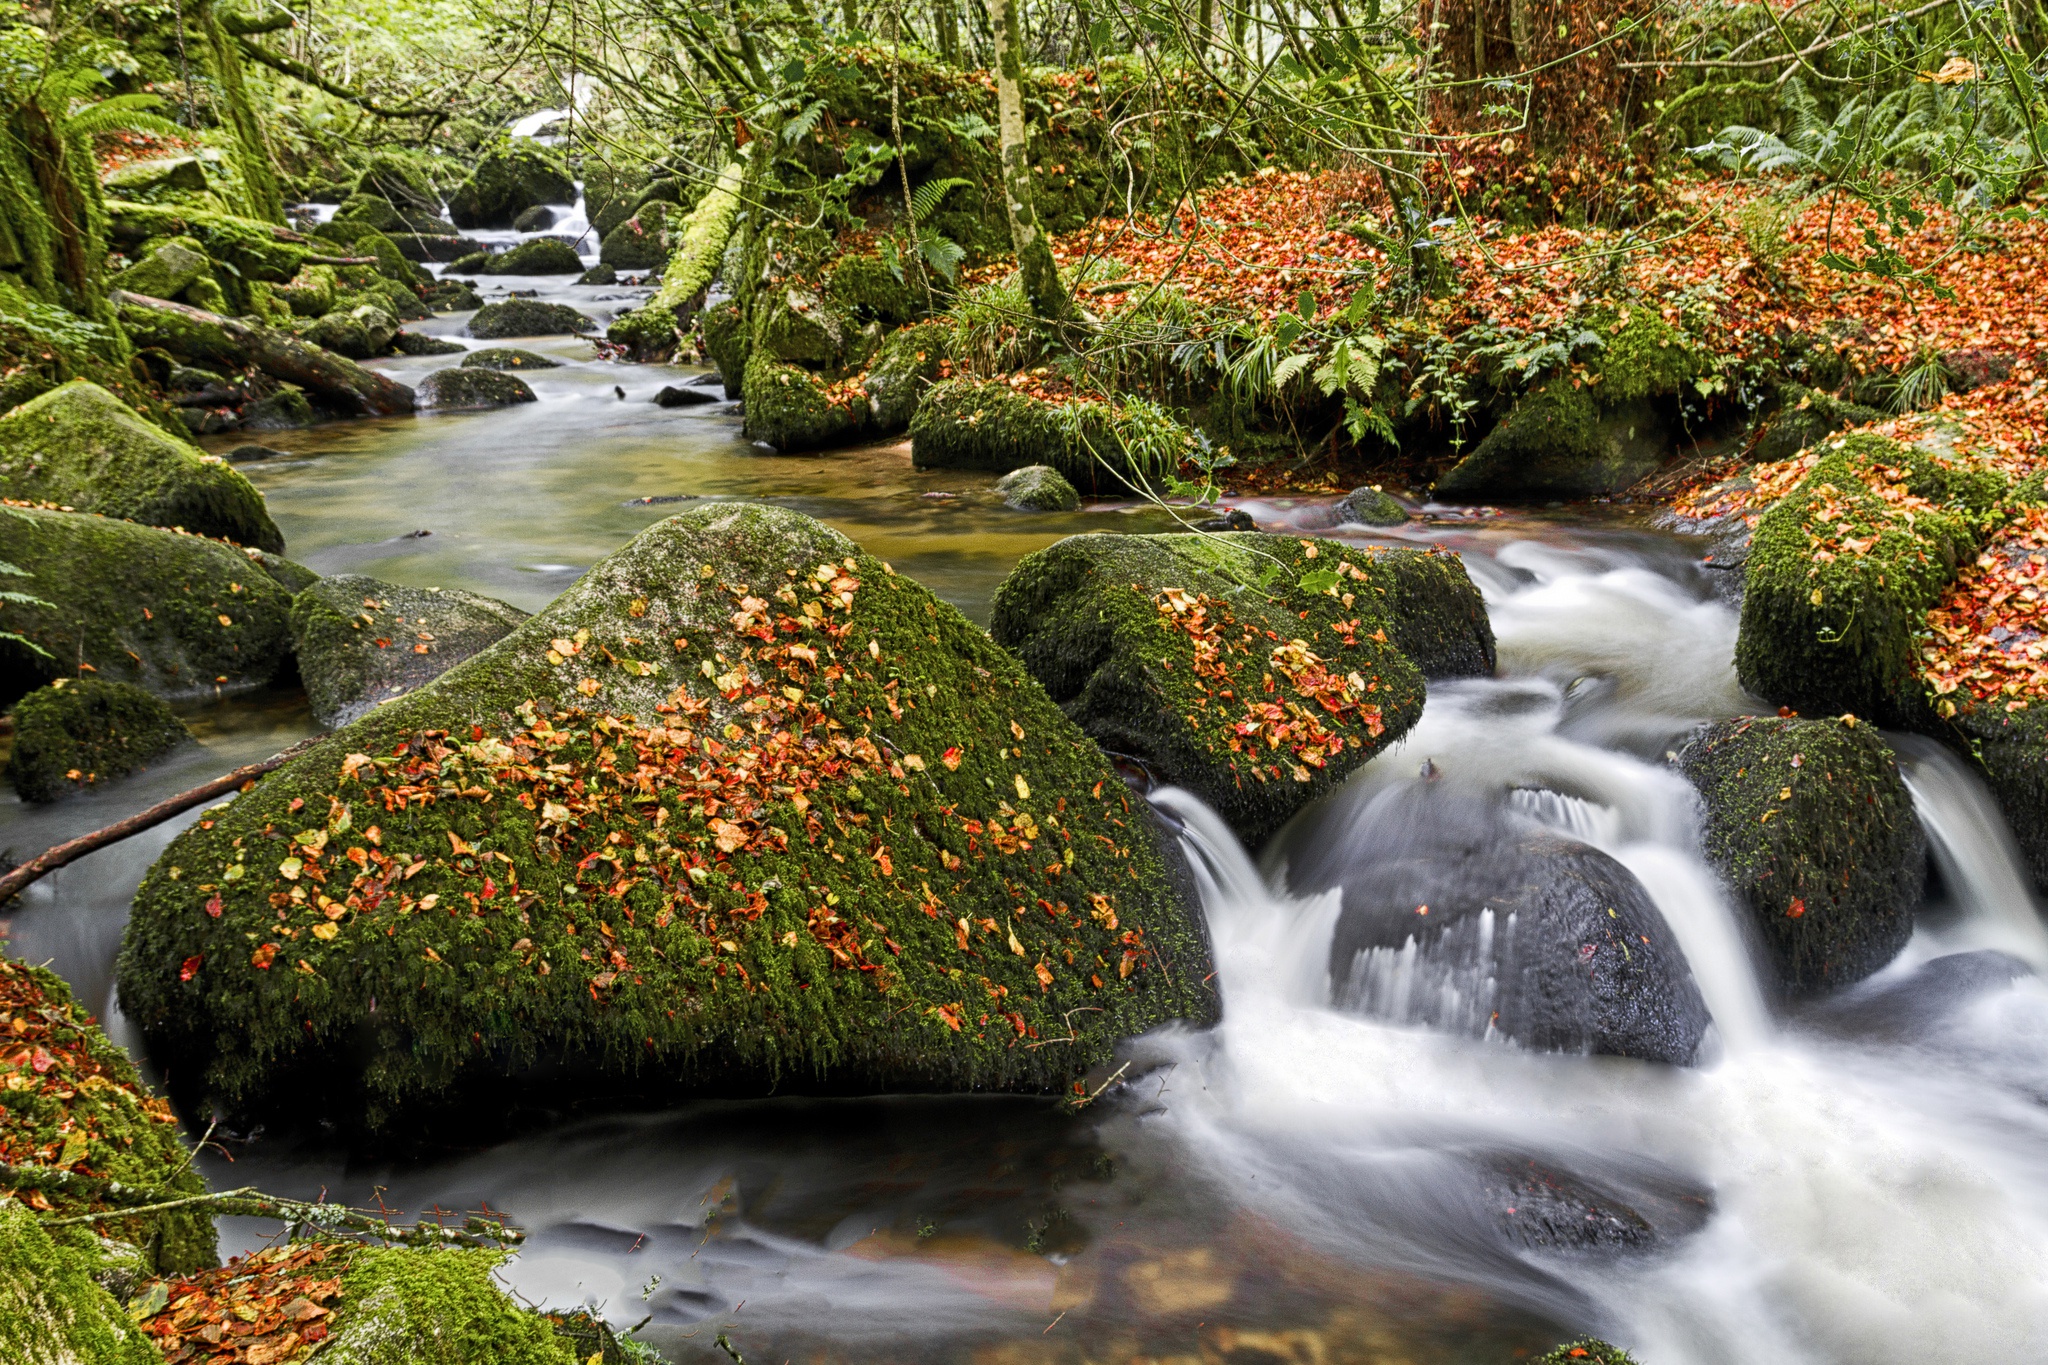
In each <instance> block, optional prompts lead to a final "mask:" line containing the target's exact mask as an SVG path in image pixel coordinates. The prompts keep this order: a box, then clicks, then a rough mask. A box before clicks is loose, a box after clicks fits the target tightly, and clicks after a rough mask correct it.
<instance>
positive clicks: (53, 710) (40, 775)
mask: <svg viewBox="0 0 2048 1365" xmlns="http://www.w3.org/2000/svg"><path fill="white" fill-rule="evenodd" d="M187 738H189V736H188V735H187V734H186V733H185V727H184V725H182V724H181V723H180V722H179V720H178V718H177V716H175V715H174V714H172V712H171V708H170V707H168V706H166V705H164V704H163V703H162V702H160V701H158V700H157V699H156V698H155V697H153V696H151V695H150V694H149V693H147V692H145V691H143V690H142V689H141V688H139V687H134V686H131V685H129V684H128V683H117V682H100V681H98V680H96V679H92V678H80V679H77V680H70V679H59V680H58V681H57V682H55V683H52V684H51V685H50V686H48V687H45V688H41V689H38V690H37V691H34V692H31V693H29V694H28V695H27V696H26V697H23V698H22V699H21V700H20V701H19V702H16V703H15V706H14V748H13V750H12V752H10V753H9V755H8V761H7V778H8V780H9V781H10V782H12V783H13V784H14V789H15V791H17V792H19V793H20V794H21V799H22V800H24V801H56V800H59V799H61V798H63V797H66V796H69V795H71V794H72V793H73V792H78V791H83V790H84V789H85V788H86V787H88V786H92V785H95V784H98V783H105V782H112V781H114V780H115V779H116V778H120V777H124V776H126V775H127V774H129V773H131V772H133V771H134V770H135V769H137V768H139V767H141V766H142V765H144V764H145V763H148V762H149V761H150V760H151V759H154V758H157V757H159V756H161V755H163V754H165V753H168V752H169V751H170V750H172V749H174V748H176V747H177V746H178V745H179V744H182V743H183V742H184V741H185V740H186V739H187ZM71 773H77V774H78V776H77V777H76V778H73V777H71V776H69V774H71Z"/></svg>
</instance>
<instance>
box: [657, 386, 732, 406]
mask: <svg viewBox="0 0 2048 1365" xmlns="http://www.w3.org/2000/svg"><path fill="white" fill-rule="evenodd" d="M718 401H719V395H718V394H715V393H713V392H711V391H710V390H709V389H705V388H700V387H697V386H695V385H676V384H664V385H662V388H661V392H660V393H657V394H655V395H654V406H656V407H658V408H694V407H697V406H699V405H701V404H704V403H716V402H718Z"/></svg>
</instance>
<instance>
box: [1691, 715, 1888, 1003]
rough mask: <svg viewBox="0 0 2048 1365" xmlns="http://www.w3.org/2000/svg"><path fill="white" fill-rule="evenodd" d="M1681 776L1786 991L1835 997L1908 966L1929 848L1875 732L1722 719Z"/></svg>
mask: <svg viewBox="0 0 2048 1365" xmlns="http://www.w3.org/2000/svg"><path fill="white" fill-rule="evenodd" d="M1679 767H1680V769H1681V770H1682V771H1683V772H1684V773H1685V775H1686V776H1687V777H1688V778H1689V779H1691V781H1692V783H1693V785H1694V786H1696V787H1698V788H1699V791H1700V798H1701V802H1702V804H1703V805H1704V807H1705V810H1706V826H1705V831H1704V836H1703V843H1704V852H1705V853H1706V855H1707V860H1708V861H1709V862H1710V863H1712V864H1713V866H1714V869H1715V871H1717V872H1719V873H1720V874H1721V878H1722V880H1723V881H1724V882H1725V883H1726V884H1727V886H1728V889H1729V891H1730V892H1731V893H1732V896H1733V899H1734V903H1735V905H1736V906H1737V908H1739V909H1741V910H1742V911H1744V912H1745V913H1746V914H1747V915H1748V918H1749V922H1750V923H1751V925H1752V926H1754V928H1755V930H1756V933H1757V936H1758V938H1759V939H1760V940H1761V942H1762V943H1763V945H1764V948H1765V950H1766V952H1767V954H1768V956H1769V959H1770V962H1771V965H1772V966H1773V967H1774V968H1775V969H1776V977H1777V984H1778V986H1779V987H1780V988H1781V989H1783V990H1786V991H1789V992H1793V993H1796V994H1816V993H1819V992H1823V991H1829V990H1834V989H1837V988H1839V987H1842V986H1847V985H1849V984H1851V983H1852V982H1856V981H1861V980H1862V979H1863V978H1864V977H1866V976H1869V975H1870V974H1871V973H1872V972H1875V971H1876V970H1878V969H1879V968H1880V967H1882V966H1884V965H1885V964H1886V963H1888V962H1890V961H1891V960H1892V959H1893V958H1894V957H1896V956H1898V953H1899V950H1900V949H1902V948H1904V947H1905V946H1906V940H1907V939H1909V938H1911V937H1912V936H1913V915H1914V913H1915V912H1916V911H1917V910H1918V909H1919V907H1920V899H1921V892H1922V889H1923V883H1924V881H1925V877H1926V863H1927V843H1926V839H1925V837H1924V836H1923V835H1922V833H1921V831H1920V823H1919V821H1918V820H1916V819H1915V818H1914V816H1913V798H1912V795H1911V793H1909V792H1908V791H1907V790H1906V784H1905V782H1904V780H1903V779H1901V778H1900V776H1899V767H1898V763H1897V761H1896V760H1895V759H1894V758H1893V757H1892V751H1891V750H1890V749H1889V748H1887V747H1886V746H1885V742H1884V740H1883V739H1882V738H1881V737H1880V736H1879V735H1878V733H1877V731H1876V729H1875V728H1874V727H1872V726H1869V725H1857V724H1854V723H1853V722H1849V721H1835V720H1785V719H1780V718H1778V717H1775V716H1751V717H1744V718H1742V719H1740V720H1724V721H1716V722H1714V723H1713V724H1711V725H1707V726H1704V727H1702V728H1701V729H1700V730H1698V731H1697V732H1695V733H1694V735H1693V737H1692V739H1691V740H1690V741H1689V742H1688V743H1687V744H1686V746H1685V748H1684V750H1683V751H1682V752H1681V753H1680V754H1679Z"/></svg>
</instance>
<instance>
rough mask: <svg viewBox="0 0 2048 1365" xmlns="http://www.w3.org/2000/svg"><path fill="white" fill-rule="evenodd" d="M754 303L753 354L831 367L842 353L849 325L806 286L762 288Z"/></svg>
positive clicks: (848, 332) (825, 367)
mask: <svg viewBox="0 0 2048 1365" xmlns="http://www.w3.org/2000/svg"><path fill="white" fill-rule="evenodd" d="M754 306H755V309H756V311H757V313H758V315H759V320H758V321H757V322H756V323H755V325H754V354H756V355H762V354H765V355H767V356H769V357H770V358H772V359H775V360H782V361H787V362H789V363H790V364H793V365H806V366H809V367H811V368H812V369H830V368H832V367H833V366H835V365H837V364H839V362H840V360H841V358H842V357H844V356H845V354H846V347H847V340H848V338H849V336H850V335H851V332H850V329H849V328H848V327H847V325H846V323H845V322H844V321H843V320H842V319H841V318H840V316H839V314H838V313H836V312H835V311H833V309H832V307H831V306H830V305H829V304H827V303H826V302H825V301H824V300H823V299H821V298H819V297H818V296H817V295H816V294H813V293H812V292H810V291H809V290H807V289H802V288H799V287H797V286H795V285H788V286H784V287H781V288H778V289H775V290H773V291H764V292H763V293H762V295H761V297H760V298H759V299H758V300H757V301H756V303H755V305H754Z"/></svg>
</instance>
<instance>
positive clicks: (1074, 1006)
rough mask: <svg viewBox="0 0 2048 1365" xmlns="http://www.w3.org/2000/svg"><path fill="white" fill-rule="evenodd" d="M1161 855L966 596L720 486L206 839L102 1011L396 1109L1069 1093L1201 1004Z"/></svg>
mask: <svg viewBox="0 0 2048 1365" xmlns="http://www.w3.org/2000/svg"><path fill="white" fill-rule="evenodd" d="M373 827H375V828H373ZM266 831H268V832H266ZM294 831H297V832H294ZM358 857H360V858H361V861H360V862H358V861H357V859H358ZM1170 857H1171V852H1170V849H1169V848H1168V847H1167V846H1165V845H1163V844H1162V843H1161V841H1160V840H1159V838H1158V837H1157V836H1156V835H1155V834H1154V833H1153V831H1152V828H1151V825H1150V823H1149V821H1148V818H1147V812H1146V810H1145V808H1144V807H1143V805H1142V803H1138V802H1135V801H1133V800H1132V799H1131V798H1130V797H1129V796H1128V795H1127V794H1126V792H1125V791H1124V789H1123V787H1122V784H1121V783H1120V782H1119V781H1118V779H1117V777H1116V775H1115V773H1114V771H1113V770H1112V769H1111V768H1110V766H1109V764H1108V763H1107V761H1106V760H1104V759H1103V758H1102V756H1101V755H1100V754H1099V753H1098V752H1097V750H1096V749H1095V748H1094V747H1093V746H1092V745H1090V744H1088V743H1087V742H1086V741H1085V738H1084V737H1083V736H1082V734H1081V733H1080V731H1079V730H1077V729H1076V728H1075V727H1074V726H1073V725H1072V724H1071V723H1069V722H1068V721H1067V720H1066V718H1065V717H1063V716H1062V715H1061V714H1060V712H1059V710H1058V708H1056V707H1055V706H1053V704H1052V703H1051V702H1050V700H1048V699H1047V698H1046V697H1045V695H1044V693H1043V692H1042V691H1041V690H1040V689H1039V688H1038V687H1037V685H1036V684H1035V683H1033V682H1032V681H1031V680H1030V679H1029V678H1028V677H1027V676H1025V674H1024V673H1023V671H1022V670H1021V669H1020V668H1019V667H1018V666H1017V664H1016V663H1015V661H1014V660H1013V659H1011V658H1010V657H1009V656H1008V655H1006V654H1005V653H1003V651H1001V650H1000V649H999V648H997V647H996V646H995V645H994V644H993V643H992V642H990V640H989V639H988V637H987V636H986V635H985V634H983V633H982V632H981V631H980V630H978V629H976V628H975V627H974V626H973V625H972V624H970V623H969V622H968V621H967V620H966V619H965V618H964V617H962V616H961V615H960V614H959V613H958V612H957V611H955V610H954V609H953V608H952V607H950V606H948V605H946V604H945V603H943V602H941V601H940V600H938V599H937V598H936V597H934V596H933V595H932V594H931V593H930V592H929V591H927V590H926V589H925V588H923V587H921V586H919V585H918V584H916V583H913V582H911V581H910V580H908V579H906V578H903V577H901V576H899V575H896V574H894V573H892V572H891V571H890V570H889V569H888V567H887V566H885V565H883V564H881V563H880V562H879V561H876V560H874V559H872V558H870V557H868V556H865V555H863V554H861V553H860V552H859V550H858V547H856V546H854V545H853V544H852V543H851V542H849V541H847V540H846V539H845V538H844V537H842V536H840V535H839V534H838V533H836V532H834V531H831V530H829V529H828V528H826V527H824V526H822V525H820V524H818V523H817V522H814V521H811V520H810V519H808V518H806V517H802V516H799V515H797V514H795V513H791V512H786V511H782V510H779V509H775V508H770V507H761V506H754V505H736V504H720V505H716V506H710V507H705V508H701V509H698V510H695V511H691V512H686V513H684V514H682V515H681V516H677V517H673V518H670V519H669V520H667V521H664V522H661V523H659V524H658V525H656V526H654V527H652V528H650V529H649V530H648V531H646V532H644V533H642V535H641V536H640V537H639V538H637V539H636V540H635V541H633V542H632V543H631V544H629V545H628V546H626V547H625V548H623V549H621V550H620V551H618V552H617V553H615V554H613V555H612V556H611V557H609V558H608V559H606V560H604V561H602V562H601V563H599V564H598V565H597V566H596V567H594V568H593V569H591V571H590V572H589V573H588V574H586V575H585V576H584V578H583V579H582V580H581V581H580V582H579V583H578V584H577V585H576V586H574V587H572V588H570V589H569V590H568V591H567V592H566V593H564V594H563V595H562V596H561V597H560V598H558V599H557V600H556V601H555V602H554V603H553V604H552V605H550V606H549V607H548V609H547V610H546V611H544V612H543V613H541V614H540V615H539V616H536V617H534V618H532V619H531V620H529V621H528V622H526V623H525V624H524V625H522V626H521V627H520V628H519V629H518V630H516V631H514V632H513V633H512V634H511V635H510V636H508V637H507V638H506V639H504V640H502V641H500V642H499V643H498V644H496V645H494V646H492V647H491V648H489V649H487V650H485V651H483V652H482V653H480V654H478V655H476V656H475V657H473V658H471V659H469V660H468V661H466V662H465V663H462V664H458V665H457V666H456V667H454V668H453V669H450V670H449V671H448V672H447V673H444V674H442V675H441V676H440V677H439V678H437V679H436V680H435V681H433V682H431V683H428V684H426V685H425V686H423V687H421V688H419V689H418V690H416V691H414V692H411V693H408V694H407V695H405V696H403V697H400V698H398V699H397V700H395V701H393V702H390V703H388V704H386V705H384V706H380V707H378V708H377V709H376V710H375V711H373V712H371V713H370V714H369V715H368V716H366V717H364V718H363V719H362V720H359V721H357V722H355V723H354V724H353V725H351V726H348V727H347V728H345V729H343V730H341V731H339V732H337V733H336V734H335V735H334V736H332V737H331V738H330V739H328V740H327V741H325V742H324V743H322V744H321V745H319V746H318V747H316V748H315V749H313V750H311V751H309V752H308V753H307V754H305V755H304V756H302V757H301V758H299V759H296V760H294V761H293V762H292V763H291V764H289V765H287V766H286V767H285V768H283V769H281V770H279V771H278V772H277V773H276V774H274V775H272V776H271V777H269V778H266V779H265V780H264V781H263V782H261V783H260V784H258V786H257V787H256V788H255V789H254V790H253V791H251V792H248V793H246V794H244V795H243V796H242V797H240V798H239V799H237V800H236V801H235V803H234V804H233V805H232V806H230V807H229V808H228V809H227V811H225V812H223V813H222V814H221V815H219V816H218V817H216V818H215V819H214V820H213V821H212V828H211V829H201V828H199V827H197V826H194V827H192V828H190V829H188V830H187V831H186V832H185V833H184V834H183V835H181V836H180V838H179V839H178V840H177V841H175V842H174V843H173V844H172V845H171V847H170V848H169V849H168V850H167V851H166V852H165V854H164V856H163V857H162V858H161V859H160V860H159V862H158V863H157V865H156V867H155V868H154V869H153V870H152V871H151V873H150V874H149V876H148V878H147V879H146V880H145V882H144V884H143V887H142V890H141V892H140V894H139V895H138V897H137V901H136V910H135V914H134V917H133V918H132V920H131V922H130V925H129V929H128V935H127V939H126V944H125V947H124V949H123V957H122V968H121V973H120V979H121V983H122V986H121V989H122V1005H123V1009H124V1010H125V1011H126V1012H127V1013H128V1015H129V1017H130V1018H131V1019H133V1020H135V1021H136V1022H137V1023H138V1024H139V1025H140V1027H141V1028H142V1029H143V1030H144V1031H145V1033H146V1034H147V1036H148V1037H149V1038H150V1040H151V1042H152V1044H153V1046H154V1047H155V1048H156V1049H157V1051H155V1052H154V1053H153V1055H155V1056H158V1057H160V1058H162V1059H163V1060H164V1062H165V1063H166V1065H167V1067H168V1068H169V1070H170V1074H171V1075H172V1076H173V1077H182V1078H183V1081H182V1083H183V1084H184V1085H186V1086H187V1087H189V1091H188V1093H189V1094H190V1095H191V1096H192V1097H193V1098H194V1100H195V1102H199V1101H200V1100H201V1097H203V1102H205V1103H209V1104H219V1105H220V1106H222V1108H223V1110H224V1112H228V1113H232V1114H236V1115H238V1116H242V1117H244V1118H253V1117H254V1116H256V1115H258V1114H268V1115H271V1116H273V1117H279V1118H284V1117H289V1118H291V1119H292V1120H294V1121H297V1122H310V1121H315V1120H322V1119H331V1120H333V1121H335V1122H337V1123H340V1124H342V1125H344V1126H346V1127H351V1128H358V1129H363V1130H369V1131H372V1132H375V1133H378V1134H379V1135H381V1136H384V1137H387V1138H389V1137H393V1136H394V1135H397V1134H407V1135H413V1134H417V1133H418V1132H420V1131H423V1129H422V1125H425V1124H430V1123H433V1122H438V1121H440V1120H444V1119H452V1120H456V1121H458V1122H460V1123H462V1124H463V1125H464V1127H465V1130H466V1131H469V1132H472V1133H473V1132H474V1131H476V1128H477V1126H478V1125H479V1124H481V1123H484V1122H486V1121H487V1120H488V1117H489V1116H491V1115H494V1114H497V1113H499V1112H502V1111H501V1109H499V1108H498V1106H502V1105H505V1104H509V1103H512V1102H514V1101H516V1100H517V1099H518V1097H519V1096H520V1095H521V1094H527V1095H531V1094H532V1093H534V1087H535V1085H536V1084H540V1083H542V1082H543V1078H545V1081H544V1084H545V1090H546V1095H547V1100H548V1102H550V1103H558V1102H568V1101H570V1100H572V1099H573V1098H574V1097H575V1096H577V1095H579V1094H595V1095H616V1094H618V1093H621V1092H624V1091H633V1092H636V1093H647V1092H648V1091H649V1090H650V1089H651V1090H653V1091H657V1092H665V1093H666V1092H674V1091H678V1090H685V1091H687V1090H693V1089H702V1088H707V1087H727V1088H732V1087H741V1088H753V1087H757V1086H765V1085H767V1084H770V1083H775V1084H779V1085H780V1086H781V1087H782V1088H783V1089H788V1088H790V1087H792V1086H805V1085H817V1084H823V1085H826V1086H829V1087H832V1088H835V1089H838V1090H842V1091H845V1090H862V1091H877V1090H878V1091H895V1090H902V1089H906V1088H907V1089H916V1090H947V1091H951V1090H967V1089H982V1090H994V1089H1001V1090H1024V1091H1049V1090H1061V1089H1064V1088H1065V1087H1066V1086H1068V1085H1069V1084H1071V1083H1072V1081H1073V1080H1074V1079H1075V1078H1076V1077H1077V1076H1079V1075H1081V1074H1082V1073H1083V1072H1084V1071H1085V1070H1086V1069H1087V1068H1089V1067H1091V1066H1094V1065H1096V1064H1098V1063H1100V1062H1102V1061H1104V1060H1106V1059H1107V1058H1108V1057H1109V1055H1110V1052H1111V1049H1112V1047H1113V1045H1114V1043H1115V1041H1116V1040H1117V1039H1119V1038H1121V1037H1125V1036H1128V1035H1130V1034H1133V1033H1136V1032H1139V1031H1142V1030H1144V1029H1146V1028H1150V1027H1152V1026H1154V1025H1156V1024H1158V1023H1160V1022H1163V1021H1165V1020H1167V1019H1172V1018H1188V1019H1194V1020H1207V1019H1211V1018H1213V1017H1214V1013H1215V1008H1216V1005H1215V996H1214V995H1213V993H1212V992H1211V990H1210V988H1209V987H1208V986H1207V985H1205V984H1204V978H1205V976H1206V975H1207V973H1208V971H1209V967H1208V965H1207V948H1206V943H1205V939H1204V936H1203V932H1202V928H1201V925H1200V922H1199V919H1198V918H1197V912H1196V911H1194V910H1193V908H1192V907H1191V906H1189V905H1188V904H1186V903H1185V902H1184V901H1183V899H1182V896H1181V894H1180V891H1179V889H1178V886H1177V883H1176V880H1175V874H1174V872H1173V871H1172V866H1173V865H1172V864H1171V863H1170V861H1169V859H1170ZM238 860H239V861H240V863H241V865H242V866H244V867H245V869H246V871H245V872H244V874H243V875H242V876H240V877H239V878H235V879H233V880H230V879H228V873H227V872H226V868H227V867H228V866H230V865H234V864H236V863H237V861H238ZM174 868H175V869H179V871H178V872H176V874H175V875H174V873H173V869H174ZM202 880H203V881H204V882H205V883H206V884H210V885H215V886H218V887H219V888H220V891H219V894H220V897H221V902H222V906H223V911H222V914H221V915H220V917H219V918H217V919H216V918H214V917H213V916H212V915H210V914H207V913H203V912H202V909H203V908H202V906H201V900H203V899H204V897H202V896H199V893H198V890H197V888H198V886H199V885H200V884H201V881H202ZM211 894H213V893H207V895H211ZM280 911H282V913H280ZM248 934H255V935H256V937H255V938H254V939H250V938H248V937H245V935H248ZM195 959H196V960H197V962H198V964H199V965H198V966H197V967H196V968H195V969H194V971H193V972H191V973H190V974H189V975H190V979H189V980H188V979H185V977H186V976H187V973H186V972H185V969H184V967H183V965H182V964H185V963H188V962H191V961H194V960H195ZM302 962H303V963H304V966H303V967H302V966H300V965H299V964H300V963H302ZM1051 1038H1059V1039H1061V1040H1062V1045H1061V1046H1058V1047H1043V1048H1038V1047H1032V1046H1030V1044H1031V1043H1033V1042H1036V1041H1038V1040H1040V1039H1051ZM1068 1040H1071V1041H1068Z"/></svg>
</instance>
